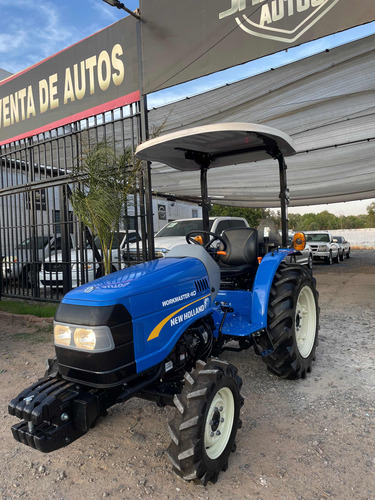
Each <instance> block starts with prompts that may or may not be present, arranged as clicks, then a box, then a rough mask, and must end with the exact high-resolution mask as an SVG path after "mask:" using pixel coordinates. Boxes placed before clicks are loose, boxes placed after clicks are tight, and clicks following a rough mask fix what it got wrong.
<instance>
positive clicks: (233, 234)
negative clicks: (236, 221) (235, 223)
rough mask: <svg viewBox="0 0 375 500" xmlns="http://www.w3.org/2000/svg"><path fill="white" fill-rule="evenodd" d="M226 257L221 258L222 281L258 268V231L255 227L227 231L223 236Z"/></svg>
mask: <svg viewBox="0 0 375 500" xmlns="http://www.w3.org/2000/svg"><path fill="white" fill-rule="evenodd" d="M221 236H222V238H223V239H224V241H225V242H226V244H227V248H226V250H225V253H226V255H220V256H219V266H220V275H221V279H228V278H236V277H239V276H241V275H243V274H246V273H249V272H254V271H256V269H257V267H258V255H259V250H258V231H257V229H254V228H253V227H238V228H231V229H226V230H225V231H223V233H222V234H221Z"/></svg>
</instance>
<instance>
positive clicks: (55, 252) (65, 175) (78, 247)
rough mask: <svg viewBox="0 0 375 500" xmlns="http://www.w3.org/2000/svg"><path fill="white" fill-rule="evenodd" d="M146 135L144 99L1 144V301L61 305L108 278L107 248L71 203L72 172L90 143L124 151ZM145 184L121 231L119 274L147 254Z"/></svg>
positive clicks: (115, 255) (115, 256)
mask: <svg viewBox="0 0 375 500" xmlns="http://www.w3.org/2000/svg"><path fill="white" fill-rule="evenodd" d="M140 136H141V130H140V105H139V102H137V103H133V104H131V105H129V106H125V107H123V108H119V109H116V110H113V111H110V112H107V113H102V114H99V115H96V116H94V117H91V118H88V119H85V120H82V121H79V122H74V123H71V124H70V125H66V126H64V127H60V128H56V129H53V130H50V131H48V132H45V133H43V134H40V135H38V136H34V137H32V138H28V139H24V140H20V141H16V142H12V143H9V144H6V145H5V146H1V149H0V251H1V253H0V257H1V262H2V265H1V267H0V296H1V295H3V296H5V297H19V298H23V299H25V298H27V299H33V300H46V301H58V300H61V297H62V296H63V294H65V293H66V292H67V291H69V290H70V289H71V288H72V287H76V286H79V285H81V284H83V283H86V282H88V281H91V280H92V279H95V278H96V277H98V276H100V273H101V269H102V266H101V252H100V245H98V241H95V240H93V238H92V235H91V234H90V231H89V230H88V228H86V227H83V225H82V223H80V222H79V221H78V220H77V218H76V217H75V215H74V213H73V210H72V206H71V203H70V194H71V192H72V189H73V186H74V181H73V178H72V168H73V166H74V162H76V161H78V159H79V157H80V154H81V152H82V151H81V149H82V143H83V141H84V142H85V144H86V145H87V146H88V148H90V147H92V146H94V145H96V144H98V143H99V141H102V140H106V141H108V144H111V147H113V148H114V150H115V152H116V153H118V154H121V152H122V151H124V149H125V148H129V147H130V148H131V149H132V150H133V151H134V149H135V147H136V145H137V144H138V143H139V142H140V140H139V139H140ZM137 182H138V185H137V189H136V192H135V193H134V194H132V195H130V196H129V197H128V202H127V204H126V206H125V207H124V216H123V218H122V221H121V224H120V226H119V227H118V231H117V232H116V234H115V238H114V250H113V251H112V269H113V270H118V269H120V268H123V267H125V266H127V265H128V264H129V262H128V260H129V259H128V256H129V248H130V247H132V253H133V256H134V252H136V254H137V256H138V260H142V259H143V256H144V254H145V252H146V248H147V243H146V230H145V209H144V188H143V178H142V177H141V178H139V180H138V181H137ZM142 249H143V250H142ZM132 262H133V263H134V257H133V261H132Z"/></svg>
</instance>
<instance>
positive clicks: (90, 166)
mask: <svg viewBox="0 0 375 500" xmlns="http://www.w3.org/2000/svg"><path fill="white" fill-rule="evenodd" d="M140 171H141V162H140V161H139V160H136V159H135V158H134V156H133V153H132V150H131V148H126V149H125V150H124V151H123V153H122V154H121V155H120V156H117V155H116V153H115V151H114V148H113V146H111V144H110V143H108V141H105V140H103V141H100V142H98V144H96V145H95V146H93V147H90V148H87V149H86V151H84V153H83V154H82V156H81V157H80V158H79V159H78V161H77V162H76V164H75V166H74V168H73V173H72V178H73V181H74V182H76V183H78V184H77V185H76V187H75V188H74V189H73V191H72V195H71V204H72V207H73V211H74V213H75V214H76V216H77V218H78V219H79V220H80V221H81V222H82V223H83V224H84V225H85V226H87V227H88V228H89V229H90V231H91V234H92V235H93V237H94V238H95V237H96V236H98V237H99V240H100V245H101V249H102V258H103V269H104V274H109V273H110V272H111V251H112V245H113V239H114V235H115V231H116V230H117V228H118V226H119V223H120V220H121V217H122V214H123V207H124V204H125V203H126V202H127V198H128V195H129V194H131V193H133V192H134V191H135V190H136V187H137V179H138V176H139V174H140Z"/></svg>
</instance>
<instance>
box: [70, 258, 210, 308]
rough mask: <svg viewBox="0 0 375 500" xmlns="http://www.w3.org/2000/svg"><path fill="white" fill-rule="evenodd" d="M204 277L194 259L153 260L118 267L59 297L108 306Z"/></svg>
mask: <svg viewBox="0 0 375 500" xmlns="http://www.w3.org/2000/svg"><path fill="white" fill-rule="evenodd" d="M206 276H207V271H206V268H205V266H204V265H203V263H202V262H201V261H199V260H198V259H195V258H190V257H186V258H169V259H157V260H153V261H150V262H145V263H143V264H139V265H136V266H132V267H129V268H127V269H122V270H121V271H117V272H115V273H112V274H110V275H108V276H104V277H103V278H99V279H97V280H95V281H92V282H90V283H87V284H85V285H82V286H80V287H78V288H76V289H74V290H71V291H70V292H68V293H67V294H66V295H65V297H64V298H63V300H62V303H66V304H77V305H78V304H79V305H98V306H100V305H112V304H114V303H116V302H117V301H119V300H121V299H126V298H129V297H133V296H136V295H144V294H148V293H149V292H152V293H153V295H157V294H159V293H162V294H163V292H162V291H165V290H170V288H171V287H173V288H174V289H176V288H177V289H178V288H180V287H181V286H182V285H183V288H184V287H185V286H186V282H187V281H188V283H190V284H192V286H193V287H194V281H195V280H199V279H201V278H203V277H206Z"/></svg>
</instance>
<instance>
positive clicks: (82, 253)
mask: <svg viewBox="0 0 375 500" xmlns="http://www.w3.org/2000/svg"><path fill="white" fill-rule="evenodd" d="M137 239H140V236H139V234H138V233H137V232H136V231H133V230H130V231H120V232H118V233H116V234H115V236H114V239H113V246H112V258H111V265H112V272H114V271H118V270H119V269H122V268H124V267H125V265H124V264H123V262H122V261H121V255H122V252H123V251H124V248H125V247H126V246H127V245H128V244H129V243H130V242H131V243H134V242H135V241H136V240H137ZM95 246H96V247H97V249H98V250H99V251H100V250H101V245H100V240H99V238H98V237H96V238H95ZM70 266H71V273H72V274H71V276H72V288H76V287H77V286H79V285H81V284H82V283H87V282H89V281H92V280H94V279H96V278H99V277H100V275H101V268H100V264H99V263H98V262H96V260H95V259H94V252H93V250H92V248H91V247H90V246H89V245H85V247H84V248H82V249H79V248H78V249H77V250H73V251H72V252H71V255H70ZM63 272H64V263H63V257H62V252H61V251H60V252H56V253H55V254H53V255H51V257H50V258H47V259H45V261H44V263H43V264H42V266H41V269H40V272H39V282H40V285H41V286H44V287H53V288H59V287H62V286H63Z"/></svg>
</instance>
